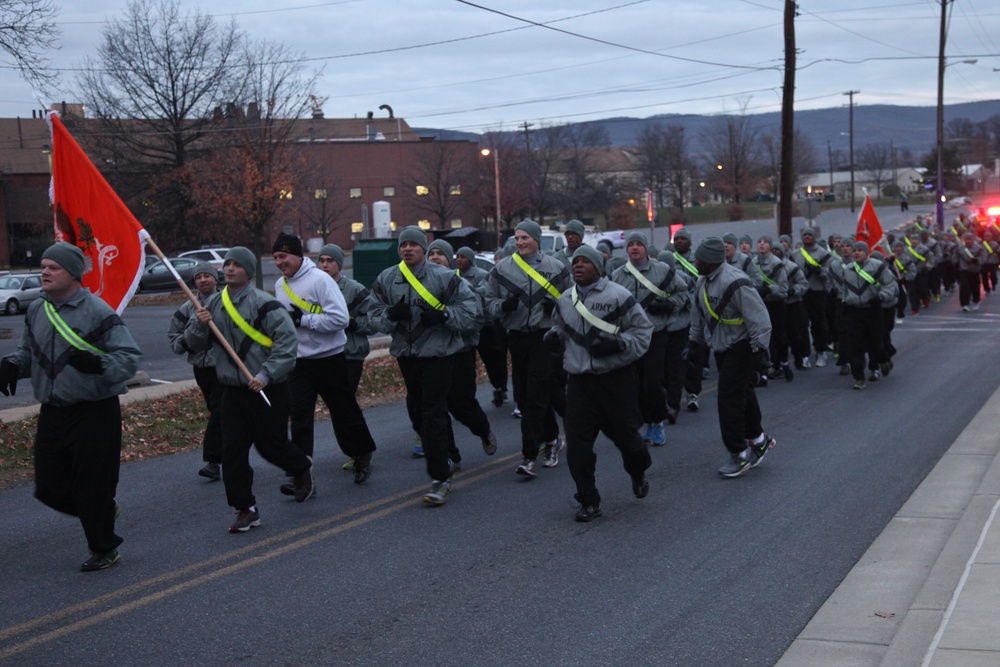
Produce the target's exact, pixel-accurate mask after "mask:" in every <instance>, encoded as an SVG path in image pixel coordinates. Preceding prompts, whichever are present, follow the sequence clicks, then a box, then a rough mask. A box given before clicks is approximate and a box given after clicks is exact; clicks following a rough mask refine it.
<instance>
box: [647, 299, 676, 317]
mask: <svg viewBox="0 0 1000 667" xmlns="http://www.w3.org/2000/svg"><path fill="white" fill-rule="evenodd" d="M646 312H647V313H649V314H650V315H667V314H669V313H672V312H674V304H673V303H672V302H670V301H667V300H666V299H653V300H652V301H650V302H649V305H648V306H646Z"/></svg>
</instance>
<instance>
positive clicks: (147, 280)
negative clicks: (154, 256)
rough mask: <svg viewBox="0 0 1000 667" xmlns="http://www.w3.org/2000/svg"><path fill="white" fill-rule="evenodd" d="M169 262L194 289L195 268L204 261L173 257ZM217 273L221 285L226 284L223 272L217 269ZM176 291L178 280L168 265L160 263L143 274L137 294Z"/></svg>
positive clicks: (148, 268)
mask: <svg viewBox="0 0 1000 667" xmlns="http://www.w3.org/2000/svg"><path fill="white" fill-rule="evenodd" d="M168 261H169V262H170V264H171V265H173V267H174V269H175V270H176V271H177V273H178V275H180V277H181V278H182V279H183V280H184V282H186V283H187V284H188V285H189V286H191V287H194V275H193V274H194V267H195V266H197V264H198V263H199V262H201V261H203V260H200V259H192V258H190V257H173V258H168ZM209 264H211V262H209ZM215 273H216V277H217V278H218V280H219V283H220V284H221V283H222V282H224V278H223V275H222V271H221V270H220V269H218V268H215ZM175 289H180V288H179V287H178V286H177V279H176V278H174V276H173V274H171V273H170V269H168V268H167V265H166V264H164V263H163V262H161V261H158V262H156V263H155V264H153V265H152V266H149V267H147V268H146V269H145V270H144V271H143V272H142V277H141V278H139V289H138V290H137V292H157V291H164V290H175Z"/></svg>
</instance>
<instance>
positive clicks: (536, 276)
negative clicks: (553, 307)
mask: <svg viewBox="0 0 1000 667" xmlns="http://www.w3.org/2000/svg"><path fill="white" fill-rule="evenodd" d="M514 263H515V264H517V265H518V266H520V267H521V270H522V271H524V272H525V273H527V274H528V276H530V277H531V279H532V280H534V281H535V282H536V283H538V284H539V285H541V286H542V289H544V290H545V291H546V292H548V293H549V294H551V295H552V296H553V297H555V298H556V299H558V298H559V297H561V296H562V292H560V291H559V290H557V289H556V287H555V285H553V284H552V283H550V282H549V281H548V280H546V279H545V278H544V277H542V274H540V273H539V272H538V271H535V270H534V269H533V268H531V266H529V265H528V263H527V262H526V261H524V260H523V259H521V255H520V254H519V253H516V252H515V253H514Z"/></svg>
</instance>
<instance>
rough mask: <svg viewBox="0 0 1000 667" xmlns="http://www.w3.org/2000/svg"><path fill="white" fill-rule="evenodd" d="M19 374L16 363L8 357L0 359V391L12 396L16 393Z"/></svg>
mask: <svg viewBox="0 0 1000 667" xmlns="http://www.w3.org/2000/svg"><path fill="white" fill-rule="evenodd" d="M20 374H21V371H20V369H18V367H17V364H15V363H14V362H13V361H11V360H10V359H4V360H3V361H0V393H2V394H3V395H4V396H13V395H14V394H16V393H17V377H18V376H19V375H20Z"/></svg>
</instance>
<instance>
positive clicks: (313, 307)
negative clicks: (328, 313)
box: [281, 278, 323, 314]
mask: <svg viewBox="0 0 1000 667" xmlns="http://www.w3.org/2000/svg"><path fill="white" fill-rule="evenodd" d="M281 286H282V287H284V288H285V294H287V295H288V298H289V299H291V300H292V303H294V304H295V305H296V306H298V307H299V308H301V309H302V310H304V311H306V312H307V313H314V314H315V313H322V312H323V307H322V306H320V305H319V304H316V303H309V302H308V301H306V300H305V299H303V298H302V297H300V296H299V295H298V294H296V293H295V292H293V291H292V288H291V287H289V286H288V281H287V280H285V279H284V278H282V279H281Z"/></svg>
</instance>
